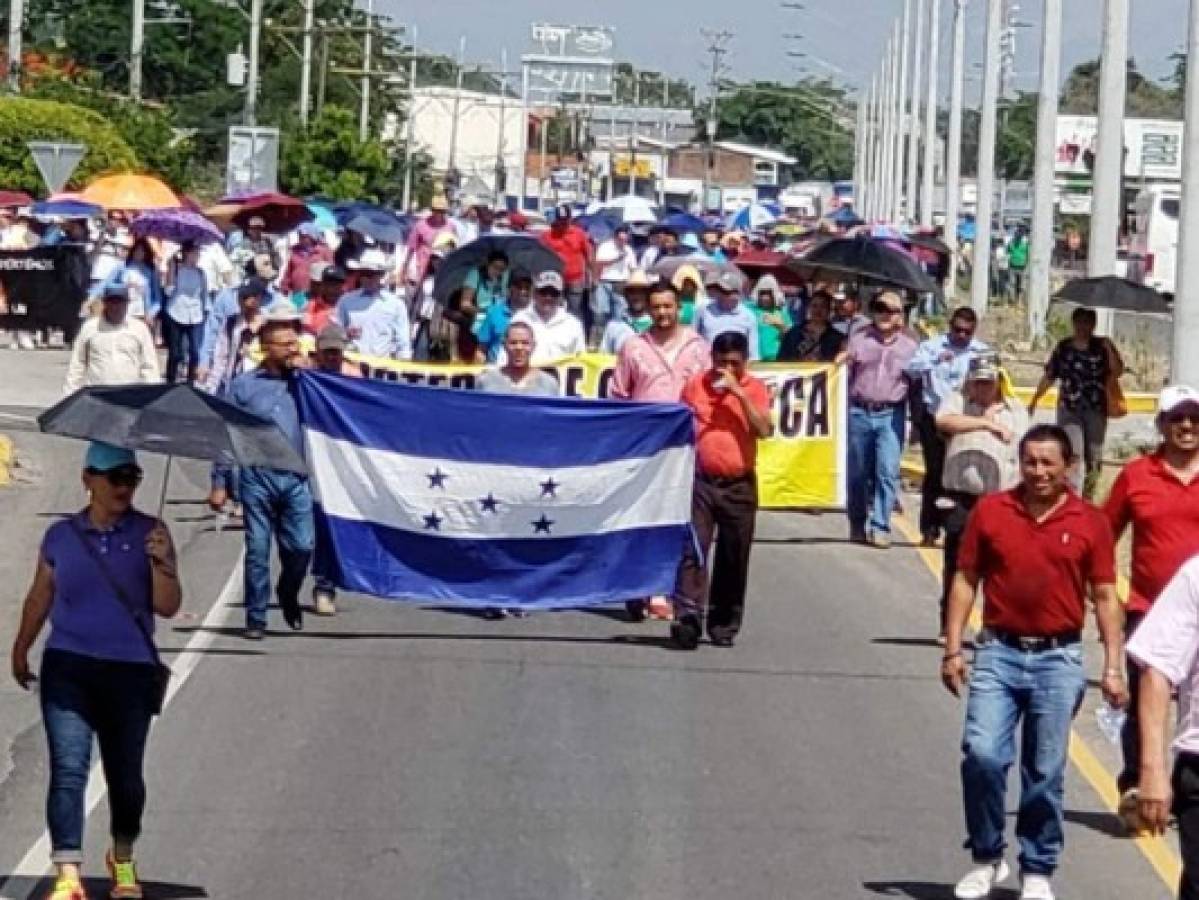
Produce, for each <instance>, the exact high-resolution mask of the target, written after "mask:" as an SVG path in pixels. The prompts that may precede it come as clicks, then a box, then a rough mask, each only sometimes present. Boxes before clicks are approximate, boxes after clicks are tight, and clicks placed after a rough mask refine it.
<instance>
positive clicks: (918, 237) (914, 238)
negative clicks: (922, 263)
mask: <svg viewBox="0 0 1199 900" xmlns="http://www.w3.org/2000/svg"><path fill="white" fill-rule="evenodd" d="M903 240H904V243H906V244H911V245H912V246H913V247H923V248H924V249H925V250H931V251H932V252H933V253H936V254H937V255H938V256H953V251H952V250H950V249H949V245H948V244H947V243H945V242H944V241H943V240H941V239H940V238H939V237H937V236H936V235H935V234H921V233H920V232H917V233H915V234H908V235H904V238H903Z"/></svg>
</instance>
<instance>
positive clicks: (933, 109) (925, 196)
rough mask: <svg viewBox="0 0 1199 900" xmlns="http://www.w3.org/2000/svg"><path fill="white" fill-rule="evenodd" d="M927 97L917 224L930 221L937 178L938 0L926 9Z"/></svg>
mask: <svg viewBox="0 0 1199 900" xmlns="http://www.w3.org/2000/svg"><path fill="white" fill-rule="evenodd" d="M928 17H929V25H928V32H929V37H928V97H927V100H926V102H925V107H924V164H923V166H922V167H921V168H922V169H923V179H924V180H923V181H921V182H920V224H921V225H922V226H924V227H925V228H931V227H932V225H933V189H934V188H935V186H936V182H937V80H938V75H939V74H940V71H939V69H940V65H941V0H931V2H930V4H929V10H928Z"/></svg>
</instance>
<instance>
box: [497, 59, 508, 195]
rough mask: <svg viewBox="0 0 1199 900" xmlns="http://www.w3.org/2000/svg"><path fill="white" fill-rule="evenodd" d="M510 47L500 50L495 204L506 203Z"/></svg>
mask: <svg viewBox="0 0 1199 900" xmlns="http://www.w3.org/2000/svg"><path fill="white" fill-rule="evenodd" d="M507 106H508V48H507V47H505V48H503V49H502V50H500V127H499V128H497V129H496V131H497V132H498V133H499V135H498V137H497V138H496V147H495V205H496V208H497V209H498V208H499V207H501V206H503V205H504V176H505V175H506V174H507V172H508V169H507V167H506V166H505V165H504V132H505V130H506V129H507V127H508V110H507Z"/></svg>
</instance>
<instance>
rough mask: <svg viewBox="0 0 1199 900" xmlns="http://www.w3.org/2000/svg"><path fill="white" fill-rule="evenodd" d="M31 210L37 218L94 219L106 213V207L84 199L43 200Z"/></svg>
mask: <svg viewBox="0 0 1199 900" xmlns="http://www.w3.org/2000/svg"><path fill="white" fill-rule="evenodd" d="M31 212H32V214H33V217H34V218H35V219H94V218H97V217H99V216H102V215H104V208H103V207H102V206H97V205H96V204H94V203H84V202H83V201H82V200H43V201H42V202H41V203H35V204H33V209H32V210H31Z"/></svg>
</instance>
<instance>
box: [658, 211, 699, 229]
mask: <svg viewBox="0 0 1199 900" xmlns="http://www.w3.org/2000/svg"><path fill="white" fill-rule="evenodd" d="M662 224H663V225H668V226H669V227H670V228H672V229H674V231H676V232H678V233H679V234H698V233H699V232H701V231H704V230H706V229H707V228H708V224H707V223H706V222H705V221H704V220H703V219H701V218H700V217H699V216H694V215H692V214H691V213H689V212H678V213H672V214H671V215H669V216H667V217H666V218H665V219H663V220H662Z"/></svg>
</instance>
